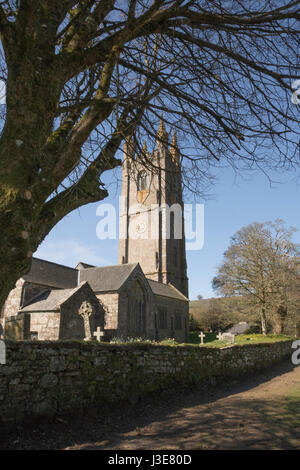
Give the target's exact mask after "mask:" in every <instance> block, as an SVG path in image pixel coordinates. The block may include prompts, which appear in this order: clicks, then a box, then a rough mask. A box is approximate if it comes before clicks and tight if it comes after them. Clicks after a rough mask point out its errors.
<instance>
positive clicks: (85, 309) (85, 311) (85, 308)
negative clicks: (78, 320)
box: [78, 300, 93, 341]
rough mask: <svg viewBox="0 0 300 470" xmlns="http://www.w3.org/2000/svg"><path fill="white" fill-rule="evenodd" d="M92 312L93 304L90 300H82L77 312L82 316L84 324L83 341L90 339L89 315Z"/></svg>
mask: <svg viewBox="0 0 300 470" xmlns="http://www.w3.org/2000/svg"><path fill="white" fill-rule="evenodd" d="M92 313H93V306H92V304H90V302H87V301H86V300H85V301H84V302H82V304H81V306H80V308H79V310H78V314H79V315H80V316H81V317H82V318H83V324H84V334H85V338H84V341H89V340H90V339H92V335H91V327H90V316H91V315H92Z"/></svg>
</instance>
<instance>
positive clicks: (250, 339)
mask: <svg viewBox="0 0 300 470" xmlns="http://www.w3.org/2000/svg"><path fill="white" fill-rule="evenodd" d="M198 335H199V332H198V331H193V332H191V333H190V337H189V343H188V344H200V338H199V337H198ZM286 339H291V337H289V336H285V335H267V336H264V335H259V334H249V335H237V336H236V337H235V342H234V344H241V345H242V344H254V343H256V344H257V343H275V342H277V341H283V340H286ZM230 344H232V343H230V342H229V341H223V340H222V341H219V340H217V339H216V335H215V334H213V333H205V338H204V344H203V345H202V347H205V346H206V347H212V348H222V347H224V346H229V345H230Z"/></svg>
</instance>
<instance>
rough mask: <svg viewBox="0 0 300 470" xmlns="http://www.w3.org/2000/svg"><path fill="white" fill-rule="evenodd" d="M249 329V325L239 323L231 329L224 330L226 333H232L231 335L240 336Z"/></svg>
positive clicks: (243, 322)
mask: <svg viewBox="0 0 300 470" xmlns="http://www.w3.org/2000/svg"><path fill="white" fill-rule="evenodd" d="M249 327H250V325H249V323H247V322H245V321H240V322H239V323H236V324H235V325H233V326H232V327H231V328H229V329H228V330H226V333H232V334H233V335H242V334H243V333H245V332H246V331H247V330H248V329H249Z"/></svg>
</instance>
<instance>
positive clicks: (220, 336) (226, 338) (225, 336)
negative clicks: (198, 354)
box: [217, 332, 235, 343]
mask: <svg viewBox="0 0 300 470" xmlns="http://www.w3.org/2000/svg"><path fill="white" fill-rule="evenodd" d="M217 338H218V340H219V341H229V342H230V343H234V338H235V335H233V334H232V333H221V332H219V334H218V335H217Z"/></svg>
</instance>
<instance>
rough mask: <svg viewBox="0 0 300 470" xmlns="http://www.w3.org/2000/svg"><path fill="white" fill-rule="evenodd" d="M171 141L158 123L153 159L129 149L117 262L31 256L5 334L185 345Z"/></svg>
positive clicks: (13, 295) (181, 244)
mask: <svg viewBox="0 0 300 470" xmlns="http://www.w3.org/2000/svg"><path fill="white" fill-rule="evenodd" d="M167 141H168V135H167V133H166V130H165V126H164V123H163V121H161V123H160V128H159V130H158V139H157V144H156V149H155V150H154V152H153V153H152V154H149V153H148V152H147V149H146V146H144V149H143V152H142V155H135V152H134V148H133V145H132V144H131V143H130V142H128V141H126V142H125V144H124V162H123V167H122V191H121V201H122V202H121V210H120V235H119V264H118V265H115V266H105V267H96V266H91V265H87V264H85V263H84V262H79V263H78V265H77V266H76V268H71V267H67V266H63V265H59V264H56V263H52V262H49V261H45V260H41V259H38V258H33V259H32V265H31V269H30V271H29V273H28V274H26V275H24V276H23V277H22V278H21V279H19V280H18V281H17V283H16V286H15V289H13V290H12V291H11V292H10V294H9V296H8V298H7V300H6V303H5V305H4V307H3V309H2V312H1V318H0V337H1V335H2V336H4V337H6V338H12V339H38V340H58V339H91V338H94V339H96V338H97V339H100V338H101V339H102V340H106V341H108V340H110V339H111V338H113V337H118V338H124V339H125V338H128V337H142V338H149V339H155V340H161V339H164V338H175V339H176V340H178V341H180V342H185V341H187V336H188V279H187V274H186V255H185V238H184V224H183V210H182V209H183V201H182V184H181V172H180V159H179V150H178V146H177V142H176V137H175V134H174V135H173V139H172V143H171V146H169V145H167V144H166V142H167ZM145 162H148V163H149V162H150V164H147V163H145ZM170 206H172V207H171V210H169V207H170ZM97 332H98V336H97Z"/></svg>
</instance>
